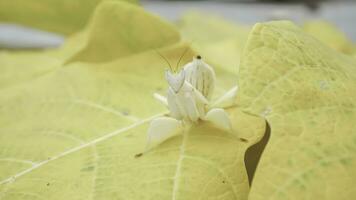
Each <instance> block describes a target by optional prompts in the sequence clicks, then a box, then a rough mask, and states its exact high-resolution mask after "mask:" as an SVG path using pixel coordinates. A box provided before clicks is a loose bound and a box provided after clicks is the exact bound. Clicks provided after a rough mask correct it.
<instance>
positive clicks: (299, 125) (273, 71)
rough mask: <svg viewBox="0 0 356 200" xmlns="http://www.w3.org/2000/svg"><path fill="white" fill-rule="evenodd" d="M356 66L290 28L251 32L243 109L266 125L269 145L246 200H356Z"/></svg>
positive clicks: (260, 27) (274, 25)
mask: <svg viewBox="0 0 356 200" xmlns="http://www.w3.org/2000/svg"><path fill="white" fill-rule="evenodd" d="M355 66H356V62H355V60H354V59H352V58H351V57H348V56H345V55H343V54H340V53H337V52H336V51H334V50H332V49H329V48H327V47H325V45H323V44H322V43H320V42H319V41H317V40H316V39H314V38H313V37H311V36H310V35H307V34H305V33H304V32H303V31H301V30H300V29H299V28H298V27H296V26H294V25H293V24H292V23H289V22H271V23H263V24H257V25H255V26H254V28H253V30H252V32H251V34H250V36H249V39H248V42H247V44H246V47H245V50H244V53H243V59H242V63H241V66H240V75H239V77H240V79H239V86H240V91H239V100H238V101H239V105H240V106H241V107H242V109H243V110H244V111H245V112H249V113H253V114H256V115H260V116H263V117H265V118H266V120H267V121H268V123H269V124H270V127H271V137H270V139H269V141H268V144H267V146H266V149H265V151H264V152H263V154H262V158H261V160H260V162H259V165H258V167H257V170H256V174H255V178H254V180H253V183H252V188H251V193H250V195H249V199H251V200H258V199H261V200H262V199H298V200H302V199H345V200H346V199H353V198H354V197H355V196H356V190H355V186H356V125H355V120H356V112H355V108H356V105H355V102H356V67H355Z"/></svg>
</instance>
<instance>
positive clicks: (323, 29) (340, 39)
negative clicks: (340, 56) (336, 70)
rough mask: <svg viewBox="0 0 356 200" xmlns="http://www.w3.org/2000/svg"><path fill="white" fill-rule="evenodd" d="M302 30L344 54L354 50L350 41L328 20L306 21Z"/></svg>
mask: <svg viewBox="0 0 356 200" xmlns="http://www.w3.org/2000/svg"><path fill="white" fill-rule="evenodd" d="M303 30H304V31H305V32H307V33H309V34H311V35H312V36H314V37H316V38H317V39H319V40H320V41H322V42H324V43H325V44H326V45H328V46H329V47H331V48H333V49H335V50H337V51H340V52H343V53H345V54H352V53H353V52H354V51H355V47H354V45H353V43H352V41H351V40H350V39H348V38H347V37H346V35H345V34H344V33H343V32H341V31H340V30H339V29H338V28H337V27H335V26H334V25H333V24H331V23H329V22H326V21H320V20H319V21H308V22H306V23H305V24H304V25H303Z"/></svg>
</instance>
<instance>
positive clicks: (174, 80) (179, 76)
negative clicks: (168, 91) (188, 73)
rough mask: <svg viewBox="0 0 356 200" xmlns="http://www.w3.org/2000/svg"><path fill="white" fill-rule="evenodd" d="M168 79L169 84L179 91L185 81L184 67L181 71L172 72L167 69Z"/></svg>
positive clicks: (175, 90)
mask: <svg viewBox="0 0 356 200" xmlns="http://www.w3.org/2000/svg"><path fill="white" fill-rule="evenodd" d="M165 75H166V80H167V82H168V84H169V86H170V87H171V88H172V89H173V90H174V92H175V93H177V92H178V91H179V90H180V88H181V87H182V86H183V84H184V81H185V72H184V69H183V70H181V71H180V72H179V73H172V72H171V71H169V70H166V74H165Z"/></svg>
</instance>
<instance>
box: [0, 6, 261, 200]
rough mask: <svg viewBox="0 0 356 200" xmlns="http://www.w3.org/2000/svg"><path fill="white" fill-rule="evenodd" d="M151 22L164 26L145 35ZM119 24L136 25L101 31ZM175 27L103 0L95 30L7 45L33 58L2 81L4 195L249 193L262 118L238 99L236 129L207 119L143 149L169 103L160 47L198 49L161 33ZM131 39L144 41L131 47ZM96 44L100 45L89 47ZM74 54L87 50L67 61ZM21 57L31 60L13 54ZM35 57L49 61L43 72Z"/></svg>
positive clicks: (0, 184)
mask: <svg viewBox="0 0 356 200" xmlns="http://www.w3.org/2000/svg"><path fill="white" fill-rule="evenodd" d="M128 11H130V12H128ZM102 12H104V13H102ZM123 13H124V14H123ZM108 16H112V17H111V18H110V17H108ZM137 17H138V19H140V20H136V19H137ZM125 20H128V21H130V20H131V22H132V23H130V24H126V23H123V25H122V26H120V30H121V31H119V30H118V28H117V27H114V28H113V27H112V25H113V24H114V23H115V22H119V21H125ZM148 24H153V25H154V27H156V28H158V29H159V30H160V31H161V33H160V34H151V33H153V32H154V31H155V30H151V31H152V32H150V31H147V32H146V33H145V34H146V35H147V36H149V37H148V38H147V39H144V40H142V38H141V37H138V35H139V34H142V29H141V28H136V26H137V27H140V26H141V27H144V26H146V25H148ZM95 27H100V28H101V31H99V32H97V31H98V30H99V29H97V30H93V29H95ZM133 27H134V28H133ZM161 27H162V29H161ZM112 30H115V31H117V32H119V33H123V34H126V33H128V32H127V30H130V31H131V32H130V34H129V35H127V37H119V36H118V34H114V33H113V34H106V37H102V36H101V34H103V33H105V32H109V31H112ZM176 35H179V34H178V33H177V32H176V30H174V29H173V28H171V27H170V25H167V23H166V22H163V21H161V20H160V19H158V18H157V17H154V16H151V15H149V14H147V13H145V12H144V11H143V10H142V9H140V8H136V7H133V6H130V5H127V4H124V3H118V2H107V3H104V4H102V5H100V6H99V8H98V10H97V12H96V14H95V16H94V18H93V23H92V25H91V29H90V31H89V33H88V34H87V33H86V32H83V33H81V34H79V35H78V36H74V37H73V38H71V39H70V40H69V41H67V43H66V45H65V46H64V47H62V48H61V49H59V50H54V51H46V52H44V53H43V54H41V53H39V52H36V53H31V52H27V53H26V52H21V53H20V54H16V53H14V54H12V53H9V55H7V56H9V57H12V58H11V61H10V60H9V62H8V68H9V69H10V68H11V67H14V68H17V69H19V68H20V67H21V66H24V65H26V62H29V63H33V64H31V66H30V67H31V68H32V69H33V71H32V72H30V74H32V75H31V78H28V77H26V78H22V80H19V81H21V84H16V81H13V82H12V84H10V83H9V86H10V85H11V87H3V88H2V89H1V93H0V105H1V106H0V133H1V134H0V199H2V200H7V199H11V200H16V199H36V198H40V199H51V200H56V199H58V200H62V199H68V200H71V199H108V200H109V199H130V200H135V199H137V200H143V199H162V200H163V199H176V200H178V199H184V200H189V199H192V200H193V199H194V200H195V199H197V197H199V196H200V197H201V198H202V199H208V198H215V199H218V198H220V199H247V195H248V190H249V185H248V184H249V183H248V178H247V174H246V169H245V165H244V154H245V151H246V149H247V148H248V147H249V146H251V145H253V144H255V143H256V142H257V141H258V140H259V139H260V138H261V137H262V135H263V132H264V131H265V121H264V120H263V119H262V118H259V117H255V116H252V115H248V114H245V113H243V112H241V111H240V110H239V109H238V108H236V107H234V108H230V109H229V114H230V117H231V120H232V122H233V131H231V132H223V131H221V130H219V129H217V128H214V127H213V126H212V125H211V124H209V123H203V122H202V123H199V124H198V125H196V126H194V127H193V128H192V129H191V130H190V131H189V132H186V133H184V134H182V135H180V136H178V137H174V138H171V139H170V140H168V141H166V142H164V143H163V144H162V145H161V146H159V147H157V148H155V149H153V150H152V151H149V152H147V153H143V154H141V153H142V152H143V151H144V149H145V145H146V132H147V129H148V123H149V122H150V120H152V119H153V118H154V117H156V116H160V115H163V114H164V113H167V110H166V109H165V108H164V106H162V105H160V104H159V103H158V102H156V100H155V99H154V98H153V96H152V94H153V93H154V92H163V91H165V90H166V88H167V84H166V82H165V80H164V70H165V69H166V68H167V67H168V66H167V64H166V63H164V61H162V59H161V58H160V57H159V56H158V55H157V54H156V52H155V51H153V49H152V48H159V49H158V50H159V51H160V52H161V53H162V54H163V55H164V56H166V57H167V59H168V60H169V61H171V62H176V61H178V59H179V57H180V56H181V54H182V52H183V51H184V50H185V49H187V48H188V50H189V51H188V53H187V54H186V56H185V57H184V58H183V59H182V64H183V63H186V62H187V61H189V60H191V58H192V56H193V55H195V52H193V51H192V50H190V49H189V46H187V45H186V44H184V43H181V42H180V41H179V40H177V39H174V38H176V37H167V38H168V39H164V37H162V36H176ZM76 37H77V38H76ZM172 38H173V39H172ZM86 39H88V40H86ZM110 41H113V42H112V43H111V45H112V49H111V48H110V43H109V42H110ZM130 42H132V43H130ZM129 43H130V44H137V46H135V48H134V49H131V48H129V47H130V46H129V45H128V44H129ZM83 44H84V45H83ZM94 44H95V45H96V46H97V47H98V48H92V47H90V48H89V46H90V45H94ZM77 45H79V46H81V47H77ZM82 45H83V46H82ZM71 47H72V48H74V50H73V49H72V48H71ZM82 47H83V49H84V50H81V48H82ZM106 48H107V49H106ZM78 51H79V52H81V53H80V54H76V53H77V52H78ZM116 51H117V52H116ZM32 54H33V55H32ZM75 54H76V55H80V56H76V57H75V58H76V59H72V60H71V61H72V62H67V61H68V58H69V57H72V55H75ZM26 56H29V58H26ZM36 56H38V57H36ZM40 56H42V57H40ZM91 56H95V57H91ZM9 57H8V58H9ZM17 58H26V60H24V61H23V63H19V62H14V61H15V60H16V59H17ZM46 58H55V59H56V60H55V61H52V60H50V61H46V60H45V59H46ZM77 58H78V59H77ZM79 58H80V59H79ZM78 60H81V62H74V61H78ZM91 61H93V62H91ZM104 61H105V62H104ZM0 62H2V61H0ZM35 62H38V64H40V65H42V66H44V68H45V69H48V70H46V71H45V73H42V74H38V75H37V76H35V75H34V74H36V73H37V71H38V69H37V68H36V67H35V66H38V65H36V63H35ZM52 62H53V63H52ZM65 62H66V63H67V64H66V65H63V63H65ZM46 63H47V64H48V66H47V65H46ZM12 64H13V65H12ZM1 66H2V65H1V64H0V67H1ZM40 70H42V69H40ZM40 70H39V71H40ZM29 71H30V69H29ZM11 73H13V72H11ZM225 74H226V77H225V76H224V75H225ZM227 74H228V73H227V72H226V71H224V70H220V71H217V76H218V87H219V88H228V87H230V86H231V85H230V83H231V82H232V81H233V80H234V77H233V76H227ZM231 77H233V78H231ZM0 80H1V78H0ZM2 81H3V80H2ZM3 82H4V81H3ZM5 82H6V81H5ZM221 90H224V89H221ZM220 92H221V91H220Z"/></svg>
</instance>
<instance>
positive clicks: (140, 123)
mask: <svg viewBox="0 0 356 200" xmlns="http://www.w3.org/2000/svg"><path fill="white" fill-rule="evenodd" d="M164 114H165V113H159V114H156V115H153V116H151V117H148V118H145V119H142V120H140V121H137V122H135V123H133V124H131V125H129V126H127V127H124V128H120V129H117V130H115V131H113V132H110V133H108V134H105V135H103V136H101V137H98V138H96V139H94V140H91V141H89V142H87V143H84V144H81V145H79V146H76V147H74V148H71V149H68V150H66V151H64V152H62V153H60V154H58V155H56V156H52V157H50V158H49V159H47V160H43V161H41V162H39V163H36V164H34V165H33V166H32V167H30V168H27V169H25V170H23V171H21V172H19V173H17V174H15V175H12V176H11V177H9V178H7V179H4V180H2V181H0V185H3V184H7V183H13V182H15V180H16V179H17V178H20V177H22V176H24V175H26V174H28V173H30V172H32V171H33V170H35V169H38V168H40V167H42V166H44V165H46V164H48V163H50V162H52V161H54V160H58V159H60V158H62V157H64V156H67V155H69V154H72V153H74V152H77V151H79V150H81V149H84V148H86V147H88V146H91V145H94V144H97V143H99V142H103V141H105V140H107V139H109V138H112V137H114V136H116V135H118V134H120V133H123V132H126V131H128V130H130V129H133V128H135V127H137V126H139V125H142V124H144V123H146V122H148V121H151V120H152V119H154V118H156V117H159V116H162V115H164Z"/></svg>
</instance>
